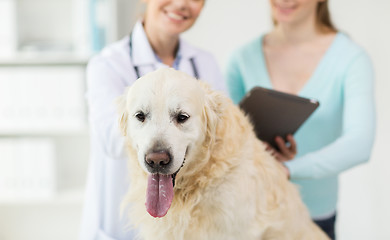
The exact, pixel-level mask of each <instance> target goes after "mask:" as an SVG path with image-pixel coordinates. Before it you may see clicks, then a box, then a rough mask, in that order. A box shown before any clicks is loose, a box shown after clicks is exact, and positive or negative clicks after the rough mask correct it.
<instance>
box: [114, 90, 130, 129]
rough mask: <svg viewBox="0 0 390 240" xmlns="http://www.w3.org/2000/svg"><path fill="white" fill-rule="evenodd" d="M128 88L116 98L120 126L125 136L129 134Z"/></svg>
mask: <svg viewBox="0 0 390 240" xmlns="http://www.w3.org/2000/svg"><path fill="white" fill-rule="evenodd" d="M127 93H128V88H127V89H126V90H125V91H124V93H123V94H122V95H121V96H119V97H118V98H117V99H116V104H117V107H118V113H119V128H120V130H121V133H122V135H123V136H126V135H127V119H128V112H127V109H126V99H127Z"/></svg>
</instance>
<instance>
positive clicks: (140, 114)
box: [135, 112, 145, 122]
mask: <svg viewBox="0 0 390 240" xmlns="http://www.w3.org/2000/svg"><path fill="white" fill-rule="evenodd" d="M135 117H136V118H137V120H138V121H140V122H144V121H145V113H143V112H137V113H136V114H135Z"/></svg>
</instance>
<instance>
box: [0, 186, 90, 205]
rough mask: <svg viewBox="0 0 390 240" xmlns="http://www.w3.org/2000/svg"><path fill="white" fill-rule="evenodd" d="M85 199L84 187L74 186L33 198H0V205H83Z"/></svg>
mask: <svg viewBox="0 0 390 240" xmlns="http://www.w3.org/2000/svg"><path fill="white" fill-rule="evenodd" d="M83 199H84V188H83V187H80V188H74V189H66V190H61V191H58V192H57V193H55V194H54V195H53V196H47V197H35V198H34V197H31V198H20V197H15V198H11V197H10V198H7V199H1V198H0V207H1V206H4V205H6V206H12V205H24V206H28V205H53V206H62V205H81V204H82V203H83Z"/></svg>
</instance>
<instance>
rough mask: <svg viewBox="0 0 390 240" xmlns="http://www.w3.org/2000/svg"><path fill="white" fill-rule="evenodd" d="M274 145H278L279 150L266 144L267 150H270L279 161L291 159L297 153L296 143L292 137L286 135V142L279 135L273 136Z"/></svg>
mask: <svg viewBox="0 0 390 240" xmlns="http://www.w3.org/2000/svg"><path fill="white" fill-rule="evenodd" d="M275 142H276V145H278V147H279V151H277V150H276V149H274V148H273V147H271V146H270V145H268V144H267V150H268V151H270V152H271V154H272V156H274V157H275V158H276V160H278V161H280V162H285V161H289V160H291V159H293V158H294V157H295V155H297V143H296V142H295V139H294V137H293V136H292V135H291V134H289V135H287V142H286V141H284V139H283V138H282V137H280V136H277V137H276V138H275Z"/></svg>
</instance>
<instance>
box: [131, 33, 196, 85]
mask: <svg viewBox="0 0 390 240" xmlns="http://www.w3.org/2000/svg"><path fill="white" fill-rule="evenodd" d="M132 42H133V36H132V33H130V40H129V47H130V59H131V60H133V43H132ZM190 63H191V66H192V72H193V73H194V77H195V78H196V79H199V73H198V69H197V67H196V64H195V61H194V58H190ZM133 68H134V72H135V74H136V75H137V79H138V78H140V77H141V74H140V73H139V69H138V66H135V65H134V64H133Z"/></svg>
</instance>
